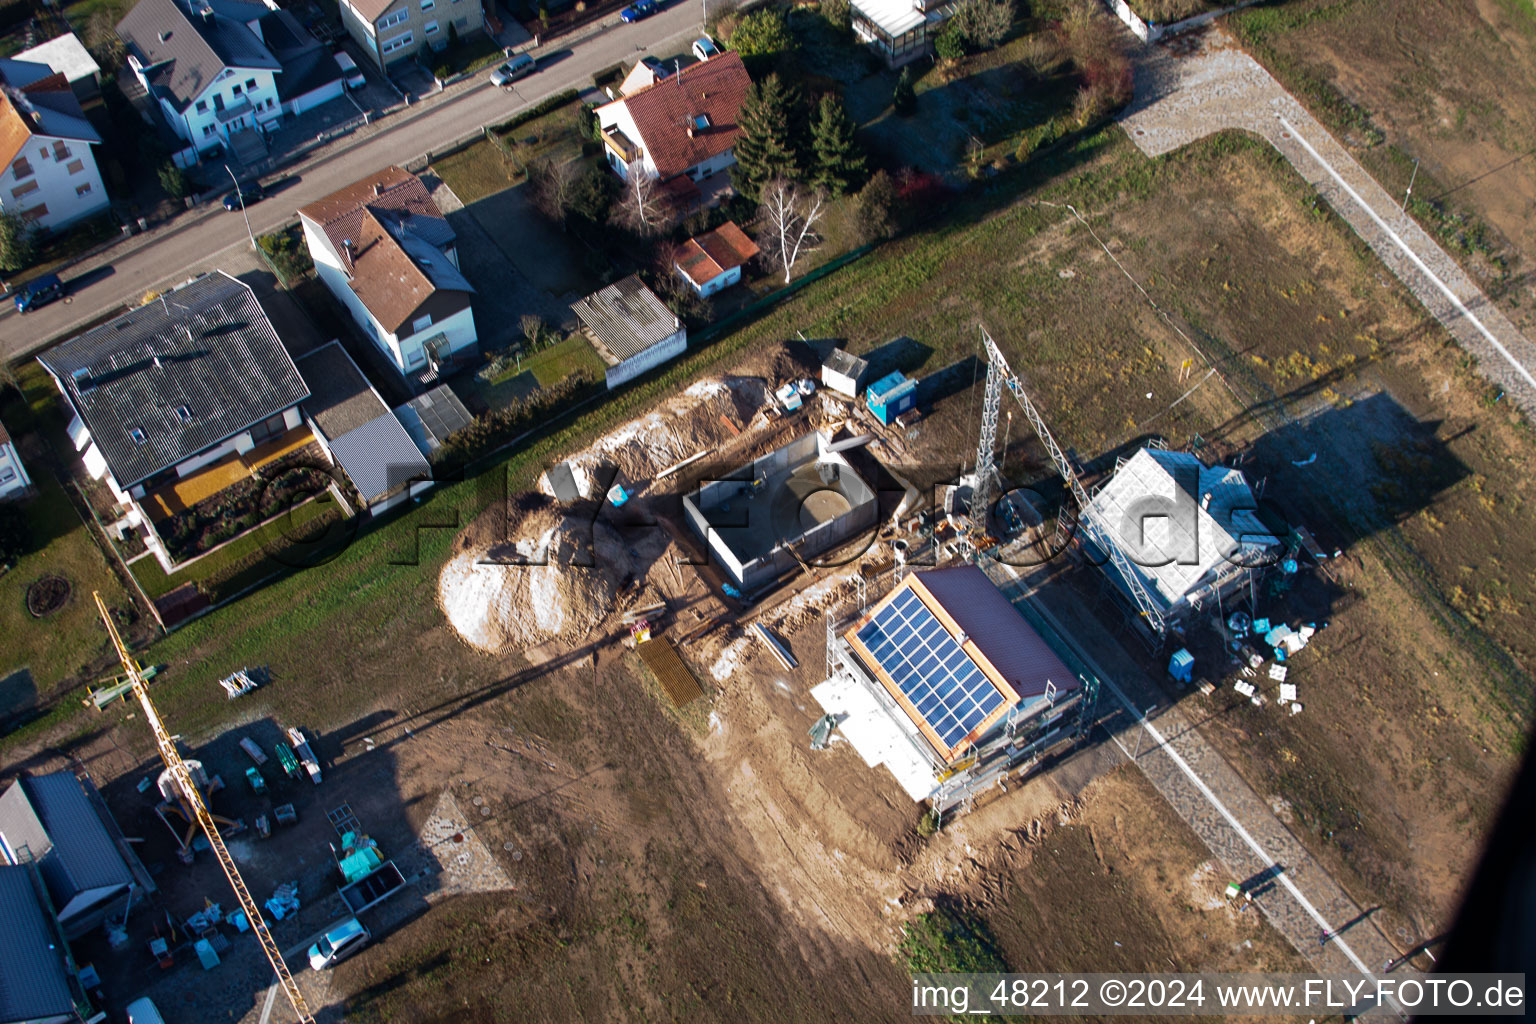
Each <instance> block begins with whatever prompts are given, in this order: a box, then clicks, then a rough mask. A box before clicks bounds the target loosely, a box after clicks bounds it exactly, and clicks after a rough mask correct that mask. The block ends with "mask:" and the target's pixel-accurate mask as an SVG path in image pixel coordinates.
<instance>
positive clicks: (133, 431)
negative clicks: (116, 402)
mask: <svg viewBox="0 0 1536 1024" xmlns="http://www.w3.org/2000/svg"><path fill="white" fill-rule="evenodd" d="M128 436H129V437H131V438H133V443H134V444H143V443H144V442H145V441H148V440H149V435H148V434H146V433H144V431H142V430H140V429H139V428H138V427H129V428H128Z"/></svg>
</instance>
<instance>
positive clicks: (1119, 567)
mask: <svg viewBox="0 0 1536 1024" xmlns="http://www.w3.org/2000/svg"><path fill="white" fill-rule="evenodd" d="M981 340H982V344H983V345H984V346H985V347H986V352H987V383H986V391H985V395H984V401H983V404H982V410H981V436H980V438H979V439H978V440H977V444H976V486H975V487H974V488H973V489H972V491H971V523H972V526H973V527H974V528H975V530H976V532H978V533H980V534H983V535H984V534H986V532H987V528H988V523H987V513H988V512H989V511H990V508H991V505H992V499H993V496H994V494H995V492H996V489H997V482H996V481H997V476H998V473H997V468H996V465H995V463H994V458H993V449H994V448H995V447H996V445H997V413H998V406H999V405H1000V404H1001V402H1002V394H1003V385H1005V384H1006V385H1007V386H1008V390H1009V391H1011V392H1012V393H1013V397H1014V398H1015V399H1017V400H1018V403H1019V406H1020V408H1022V409H1023V410H1024V418H1025V419H1027V420H1029V425H1030V426H1031V427H1033V428H1034V431H1035V435H1036V436H1037V437H1039V438H1040V443H1041V444H1043V445H1044V446H1045V450H1046V453H1047V454H1049V455H1050V457H1051V462H1053V463H1054V464H1055V466H1056V471H1057V472H1058V473H1060V474H1061V478H1062V479H1063V480H1065V481H1066V483H1067V487H1068V489H1070V490H1071V492H1072V496H1073V497H1074V498H1076V499H1077V506H1078V509H1079V516H1078V522H1079V525H1080V526H1082V528H1083V530H1084V532H1086V533H1087V534H1088V535H1089V536H1090V537H1092V538H1093V540H1094V542H1095V543H1096V544H1097V545H1098V546H1099V547H1100V548H1103V549H1104V552H1105V553H1106V554H1107V555H1108V556H1109V560H1110V562H1111V563H1112V564H1113V565H1114V567H1115V571H1116V572H1117V573H1118V574H1119V576H1120V578H1121V579H1122V580H1123V581H1124V582H1125V589H1126V590H1127V591H1129V592H1130V595H1131V600H1133V601H1134V602H1136V608H1137V610H1138V611H1140V612H1141V614H1142V616H1143V617H1144V618H1145V619H1146V620H1147V624H1148V625H1150V626H1151V627H1152V629H1153V630H1154V631H1155V632H1156V633H1157V635H1158V636H1160V637H1161V636H1163V635H1164V631H1165V630H1166V629H1167V624H1166V623H1165V622H1164V621H1163V613H1162V611H1161V610H1160V609H1159V608H1158V605H1157V602H1155V601H1154V600H1153V599H1152V595H1151V594H1149V593H1148V592H1147V587H1146V584H1145V583H1143V582H1142V580H1141V575H1140V573H1138V572H1137V571H1136V567H1135V566H1134V565H1132V564H1131V562H1130V559H1128V558H1126V556H1125V552H1124V551H1122V550H1121V549H1120V545H1119V544H1118V543H1116V542H1115V538H1114V537H1111V536H1108V535H1107V534H1106V533H1105V532H1104V531H1103V530H1101V529H1100V528H1099V526H1098V525H1097V524H1096V523H1094V522H1093V521H1092V520H1090V519H1089V518H1088V514H1087V513H1088V508H1089V504H1090V501H1091V500H1092V499H1091V498H1090V497H1089V495H1088V489H1087V488H1086V487H1084V486H1083V482H1082V480H1081V479H1080V476H1079V473H1078V470H1077V467H1076V466H1075V465H1073V463H1072V460H1071V459H1069V458H1067V454H1066V452H1064V451H1062V450H1061V446H1060V445H1058V444H1057V443H1056V439H1055V438H1054V437H1052V436H1051V432H1050V429H1049V428H1047V427H1046V425H1045V419H1044V418H1043V417H1042V416H1041V415H1040V410H1038V409H1036V408H1035V404H1034V403H1033V402H1031V401H1030V400H1029V393H1028V392H1026V391H1025V390H1024V384H1023V383H1022V382H1021V381H1020V380H1019V378H1018V377H1017V376H1015V374H1014V372H1013V370H1011V369H1010V368H1009V366H1008V360H1007V359H1006V358H1005V357H1004V356H1003V352H1002V349H1000V348H998V347H997V342H995V341H993V340H992V335H990V334H988V333H987V329H986V328H985V327H983V328H982V329H981Z"/></svg>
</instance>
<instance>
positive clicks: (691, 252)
mask: <svg viewBox="0 0 1536 1024" xmlns="http://www.w3.org/2000/svg"><path fill="white" fill-rule="evenodd" d="M757 254H758V248H757V243H756V242H754V241H752V239H750V238H748V237H747V236H746V233H745V232H743V231H742V230H741V228H739V227H737V226H736V224H735V222H734V221H726V222H725V223H724V224H722V225H720V226H719V227H717V228H715V230H713V231H706V232H705V233H704V234H702V235H695V236H694V237H693V238H690V239H688V241H686V242H684V243H683V244H682V245H680V246H678V250H677V256H676V257H675V258H674V260H673V266H675V267H676V268H677V272H678V273H679V274H681V275H682V276H683V280H684V281H687V282H688V284H689V286H690V287H692V288H693V290H694V291H696V292H698V293H699V295H701V296H705V297H708V296H710V295H713V294H715V292H718V291H719V290H720V289H722V288H729V287H730V286H731V285H733V284H735V283H736V282H737V281H740V280H741V268H742V267H743V266H745V265H746V263H747V261H748V260H750V259H751V258H752V257H754V256H756V255H757Z"/></svg>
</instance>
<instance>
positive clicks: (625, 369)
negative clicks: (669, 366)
mask: <svg viewBox="0 0 1536 1024" xmlns="http://www.w3.org/2000/svg"><path fill="white" fill-rule="evenodd" d="M687 347H688V328H686V327H679V328H678V329H677V330H676V331H675V332H674V333H673V334H671V335H670V336H668V337H666V338H664V339H662V340H661V341H658V342H657V343H656V344H654V345H652V346H651V347H650V348H648V349H646V350H645V351H644V352H640V353H638V354H636V355H632V356H630V357H629V358H628V359H626V360H624V361H623V362H621V363H617V364H616V365H614V366H610V367H608V372H607V374H605V379H606V380H607V383H608V388H609V390H612V389H613V388H616V387H618V386H619V385H620V384H623V383H624V382H625V381H628V380H634V379H635V378H636V377H638V376H640V375H641V374H642V373H644V372H645V371H647V370H650V369H654V368H655V367H657V366H660V365H661V364H662V363H665V362H666V361H667V360H669V359H676V358H677V357H678V356H680V355H682V354H683V351H684V350H685V349H686V348H687Z"/></svg>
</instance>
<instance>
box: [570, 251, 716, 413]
mask: <svg viewBox="0 0 1536 1024" xmlns="http://www.w3.org/2000/svg"><path fill="white" fill-rule="evenodd" d="M571 311H572V312H574V313H575V314H576V317H577V319H579V320H580V321H581V325H582V326H583V327H585V328H586V330H587V336H588V337H589V338H591V339H592V347H593V348H595V349H596V350H597V354H598V355H600V356H602V358H603V361H604V362H605V363H607V364H608V371H607V374H606V379H607V383H608V387H609V388H610V389H612V388H616V387H618V386H619V385H620V384H623V383H624V382H625V381H628V380H633V379H634V378H636V377H638V376H640V374H642V373H644V372H645V371H647V370H650V369H654V368H655V367H657V366H660V365H661V364H662V363H665V362H667V361H668V360H671V359H676V358H677V357H678V356H680V355H682V354H683V352H684V350H685V349H687V348H688V328H686V327H684V326H683V322H682V321H681V320H679V319H678V318H677V316H676V315H674V314H673V312H672V311H671V310H670V309H668V308H667V306H666V303H664V302H662V301H661V300H660V299H658V298H657V297H656V293H655V292H653V291H651V290H650V289H649V288H647V287H646V286H645V283H644V282H643V281H641V280H640V278H639V276H638V275H635V274H630V275H629V276H628V277H626V278H624V279H622V280H619V281H615V282H614V283H613V284H611V285H609V286H608V287H606V288H604V289H603V290H602V291H600V292H597V293H595V294H592V295H588V296H587V297H586V298H584V299H582V300H580V301H579V302H577V303H575V304H574V305H572V306H571Z"/></svg>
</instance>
